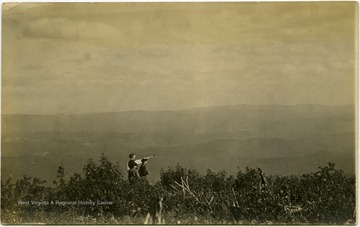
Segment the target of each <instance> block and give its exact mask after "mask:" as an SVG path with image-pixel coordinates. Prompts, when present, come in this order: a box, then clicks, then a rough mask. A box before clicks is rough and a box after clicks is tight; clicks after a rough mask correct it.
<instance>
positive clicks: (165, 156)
mask: <svg viewBox="0 0 360 227" xmlns="http://www.w3.org/2000/svg"><path fill="white" fill-rule="evenodd" d="M2 130H3V131H2V176H3V178H7V177H8V176H10V175H12V176H13V177H14V178H17V177H20V176H21V175H23V174H27V175H30V176H37V177H40V178H42V179H45V180H48V181H50V180H52V179H54V176H55V174H56V169H57V166H58V165H59V164H60V163H61V162H63V163H64V166H65V169H66V170H67V171H68V173H69V175H72V173H73V172H74V171H81V169H82V167H83V165H84V164H85V162H86V161H87V160H88V159H89V158H93V159H97V158H99V156H100V154H101V153H105V154H106V155H108V156H109V157H110V158H111V160H113V161H118V162H120V164H121V167H123V169H124V174H125V166H126V162H127V155H128V154H129V153H130V152H136V153H137V154H138V156H142V155H144V156H145V155H149V154H152V153H156V154H157V156H156V158H155V159H153V160H151V162H149V167H148V168H149V170H150V171H151V172H152V176H151V177H150V179H151V180H152V181H155V180H156V179H157V178H158V176H159V171H160V169H161V168H167V167H168V166H174V165H176V164H177V163H179V164H180V165H182V166H184V167H187V168H194V169H197V170H199V171H205V170H206V169H208V168H210V169H212V170H215V171H216V170H226V171H227V172H228V173H230V174H234V173H235V172H236V171H237V170H238V167H239V168H240V169H244V168H245V167H246V166H249V167H261V168H263V169H264V171H266V172H267V173H268V174H278V175H285V174H301V173H304V172H309V171H316V169H317V167H318V166H320V165H326V164H327V162H329V161H331V162H335V163H336V164H337V166H338V167H339V168H342V169H343V170H344V171H345V173H348V174H352V173H354V166H355V109H354V106H351V105H348V106H321V105H295V106H285V105H284V106H281V105H261V106H257V105H237V106H219V107H207V108H196V109H187V110H178V111H126V112H119V113H89V114H77V115H24V114H11V115H2Z"/></svg>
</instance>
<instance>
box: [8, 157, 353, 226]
mask: <svg viewBox="0 0 360 227" xmlns="http://www.w3.org/2000/svg"><path fill="white" fill-rule="evenodd" d="M66 176H67V173H66V172H65V169H64V168H63V166H62V165H60V166H59V167H58V170H57V179H56V180H54V181H53V187H48V186H45V182H44V181H41V180H39V179H37V178H30V177H27V176H24V177H23V178H22V179H20V180H17V181H16V182H12V180H11V179H9V180H7V181H6V182H5V183H3V182H1V209H2V223H5V224H20V223H48V224H54V223H56V224H63V223H64V224H65V223H72V224H78V223H93V224H94V223H98V224H99V223H103V224H108V223H112V224H117V223H126V224H139V223H141V220H142V219H143V218H144V217H145V215H146V213H147V212H148V208H149V204H150V203H151V201H152V199H153V198H155V197H157V196H159V195H161V196H164V197H165V202H164V216H165V219H166V220H167V223H168V224H176V223H179V222H180V223H183V224H231V223H237V224H256V223H265V224H282V223H288V224H289V223H292V224H301V223H305V224H306V223H317V224H344V223H348V224H349V223H354V222H355V219H356V218H355V204H356V198H355V177H347V176H344V174H343V172H342V171H341V170H337V169H335V164H333V163H329V165H328V166H325V167H320V169H319V171H318V172H316V173H309V174H304V175H302V176H299V177H295V176H282V177H280V176H266V180H267V182H266V184H262V183H261V177H260V174H259V171H258V170H255V169H251V168H246V170H245V172H242V171H240V170H239V171H238V173H237V175H236V176H235V177H234V176H228V175H227V174H226V172H225V171H221V172H213V171H211V170H208V171H207V172H206V173H205V174H204V175H201V174H200V173H198V172H197V171H195V170H187V169H185V168H184V167H182V166H180V165H179V164H178V165H177V166H176V167H175V168H168V169H167V170H162V171H161V178H160V181H159V182H158V183H156V184H155V185H150V184H149V183H148V182H147V181H146V180H145V179H139V180H137V181H136V182H135V183H133V184H130V183H129V182H128V181H127V180H126V178H125V179H124V176H122V174H121V170H120V167H119V165H118V164H113V163H112V162H110V161H109V160H108V158H107V157H106V156H105V155H101V157H100V160H99V161H98V162H95V161H93V160H89V161H88V162H87V163H86V165H85V166H84V168H83V171H82V173H75V174H73V175H72V176H69V177H66ZM34 201H35V203H34ZM67 201H82V202H84V201H85V202H88V203H90V202H94V203H95V205H84V204H82V205H79V204H61V202H67ZM36 202H42V203H43V204H41V203H36ZM99 202H105V204H98V203H99ZM106 202H111V204H107V203H106ZM46 203H47V204H46ZM44 204H45V205H44Z"/></svg>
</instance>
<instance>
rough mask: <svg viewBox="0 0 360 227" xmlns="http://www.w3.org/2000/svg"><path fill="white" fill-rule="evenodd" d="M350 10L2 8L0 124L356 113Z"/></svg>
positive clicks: (268, 6) (336, 5)
mask: <svg viewBox="0 0 360 227" xmlns="http://www.w3.org/2000/svg"><path fill="white" fill-rule="evenodd" d="M356 7H357V3H356V2H330V3H329V2H327V3H325V2H322V3H310V2H305V3H304V2H303V3H21V4H16V3H8V4H5V5H3V56H2V64H3V69H2V95H3V99H2V104H3V107H2V108H3V109H2V111H3V113H41V114H47V113H82V112H108V111H122V110H134V109H141V110H167V109H183V108H192V107H202V106H216V105H233V104H306V103H313V104H326V105H343V104H351V103H354V97H355V81H356V79H355V78H356V63H357V58H356V51H355V49H356V47H357V45H356V40H357V37H356V34H357V23H356V21H357V9H356Z"/></svg>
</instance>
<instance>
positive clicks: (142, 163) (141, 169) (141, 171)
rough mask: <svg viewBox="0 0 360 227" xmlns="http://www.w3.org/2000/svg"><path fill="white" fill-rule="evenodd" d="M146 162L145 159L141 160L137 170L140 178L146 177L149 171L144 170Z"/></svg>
mask: <svg viewBox="0 0 360 227" xmlns="http://www.w3.org/2000/svg"><path fill="white" fill-rule="evenodd" d="M147 160H148V159H146V158H143V159H141V166H140V168H139V175H140V177H146V176H147V175H149V173H150V172H149V171H147V169H146V163H147Z"/></svg>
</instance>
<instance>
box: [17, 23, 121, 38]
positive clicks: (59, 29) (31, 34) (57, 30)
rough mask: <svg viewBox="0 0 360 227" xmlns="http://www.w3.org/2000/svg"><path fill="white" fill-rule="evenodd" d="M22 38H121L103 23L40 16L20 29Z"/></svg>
mask: <svg viewBox="0 0 360 227" xmlns="http://www.w3.org/2000/svg"><path fill="white" fill-rule="evenodd" d="M22 35H23V38H42V39H43V38H46V39H70V40H97V39H116V38H121V37H122V34H121V32H120V31H119V30H118V29H117V28H115V27H113V26H110V25H107V24H103V23H94V22H86V21H81V20H69V19H65V18H42V19H36V20H34V21H30V22H29V23H28V24H26V25H25V27H24V28H23V29H22Z"/></svg>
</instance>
